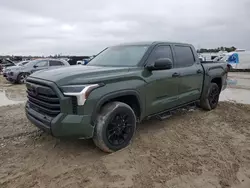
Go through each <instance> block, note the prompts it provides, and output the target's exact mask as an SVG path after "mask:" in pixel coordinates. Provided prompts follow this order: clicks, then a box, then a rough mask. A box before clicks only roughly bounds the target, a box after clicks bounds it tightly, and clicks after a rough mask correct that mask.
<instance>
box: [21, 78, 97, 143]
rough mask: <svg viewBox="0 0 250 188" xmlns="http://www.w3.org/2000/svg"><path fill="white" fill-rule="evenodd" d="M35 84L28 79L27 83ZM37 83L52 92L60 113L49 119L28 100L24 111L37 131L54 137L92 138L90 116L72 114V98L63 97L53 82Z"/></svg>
mask: <svg viewBox="0 0 250 188" xmlns="http://www.w3.org/2000/svg"><path fill="white" fill-rule="evenodd" d="M30 81H31V83H34V82H35V83H37V82H36V81H38V80H36V79H34V78H30V77H29V78H28V79H27V82H30ZM38 83H41V84H42V85H46V86H48V87H50V88H51V89H53V90H54V92H55V93H56V94H57V96H58V98H59V100H60V113H59V114H57V115H56V116H55V117H49V116H47V115H46V114H44V113H42V112H40V111H39V110H38V109H36V108H34V105H33V104H32V103H30V101H29V100H28V101H27V103H26V107H25V111H26V116H27V118H28V119H29V121H30V122H31V123H32V124H34V125H35V126H37V127H38V128H39V129H42V130H44V131H45V132H47V133H49V134H51V135H52V136H55V137H74V138H84V139H87V138H92V137H93V133H94V126H93V123H92V121H91V115H85V114H84V113H81V114H80V113H78V114H74V113H73V110H72V109H73V106H72V98H71V97H65V96H64V95H63V94H62V92H61V91H60V90H59V89H58V87H57V86H56V84H54V83H53V82H47V81H42V80H39V81H38Z"/></svg>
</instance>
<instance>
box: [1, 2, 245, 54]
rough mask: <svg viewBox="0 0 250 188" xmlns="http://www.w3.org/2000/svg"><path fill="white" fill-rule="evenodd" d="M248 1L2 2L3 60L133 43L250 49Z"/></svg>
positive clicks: (93, 51) (76, 52)
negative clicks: (183, 43)
mask: <svg viewBox="0 0 250 188" xmlns="http://www.w3.org/2000/svg"><path fill="white" fill-rule="evenodd" d="M249 7H250V2H249V0H240V1H233V0H220V1H216V0H202V1H201V0H185V1H184V0H176V1H169V0H154V1H144V0H137V1H132V0H126V1H121V0H117V1H113V0H105V1H102V0H92V1H86V0H71V1H68V0H53V1H50V0H43V1H33V0H23V1H16V0H1V1H0V15H1V17H0V55H1V54H16V55H50V54H58V53H62V54H72V55H73V54H77V55H92V54H95V53H97V52H98V51H100V50H102V49H103V48H105V47H106V46H110V45H113V44H117V43H122V42H131V41H150V40H164V41H178V42H189V43H192V44H194V45H195V46H196V47H197V46H200V47H217V46H224V45H227V46H231V45H235V46H237V47H239V48H247V49H250V37H249V33H250V25H249V24H248V19H249V18H250V13H249V11H248V10H247V9H248V8H249Z"/></svg>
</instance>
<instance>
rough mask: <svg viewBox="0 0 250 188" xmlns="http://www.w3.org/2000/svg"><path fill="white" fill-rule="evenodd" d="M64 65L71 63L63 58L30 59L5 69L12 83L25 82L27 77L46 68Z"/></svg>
mask: <svg viewBox="0 0 250 188" xmlns="http://www.w3.org/2000/svg"><path fill="white" fill-rule="evenodd" d="M62 66H70V65H69V63H68V62H67V61H65V60H62V59H37V60H33V61H29V62H28V63H27V64H25V65H22V66H14V67H10V68H7V69H6V70H5V74H6V79H7V80H8V81H10V82H12V83H19V84H21V83H24V82H25V81H26V78H27V77H28V76H29V75H30V74H32V73H34V72H36V71H41V70H45V69H55V68H59V67H62Z"/></svg>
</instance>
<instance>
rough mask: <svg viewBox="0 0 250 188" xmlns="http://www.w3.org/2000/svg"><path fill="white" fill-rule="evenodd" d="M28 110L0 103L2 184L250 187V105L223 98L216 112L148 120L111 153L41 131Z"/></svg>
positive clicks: (91, 144) (40, 185)
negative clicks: (28, 116) (128, 141)
mask: <svg viewBox="0 0 250 188" xmlns="http://www.w3.org/2000/svg"><path fill="white" fill-rule="evenodd" d="M23 108H24V106H23V104H19V105H12V106H7V107H0V128H1V132H0V166H1V168H0V187H1V188H5V187H11V188H14V187H18V188H19V187H23V188H29V187H84V188H87V187H91V188H94V187H135V188H140V187H142V188H152V187H164V188H166V187H171V188H172V187H178V188H191V187H192V188H193V187H197V188H198V187H199V188H200V187H202V188H211V187H212V188H213V187H222V188H227V187H234V188H236V187H237V188H243V187H244V188H248V187H249V186H250V126H249V125H250V115H249V113H250V105H242V104H236V103H228V102H221V103H220V105H219V106H218V108H217V109H216V110H215V111H210V112H205V111H202V110H199V109H196V110H194V111H189V112H186V111H184V112H179V113H178V114H176V115H175V116H172V117H171V118H170V119H168V120H165V121H158V120H151V121H146V122H144V123H143V124H141V125H139V126H138V130H137V135H136V138H135V140H134V142H133V144H132V145H131V146H130V147H128V148H126V149H124V150H122V151H119V152H116V153H113V154H105V153H103V152H101V151H100V150H99V149H97V148H96V147H95V145H94V144H93V142H92V141H86V140H58V139H55V138H52V137H51V136H49V135H47V134H45V133H42V132H40V131H38V130H37V129H36V128H35V127H34V126H33V125H31V124H30V123H29V122H28V121H27V119H26V117H25V114H24V110H23Z"/></svg>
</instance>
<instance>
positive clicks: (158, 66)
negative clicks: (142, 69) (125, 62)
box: [147, 58, 173, 71]
mask: <svg viewBox="0 0 250 188" xmlns="http://www.w3.org/2000/svg"><path fill="white" fill-rule="evenodd" d="M172 67H173V62H172V60H171V59H169V58H160V59H157V60H156V61H155V62H154V64H153V65H150V66H147V69H148V70H150V71H152V70H167V69H172Z"/></svg>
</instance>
